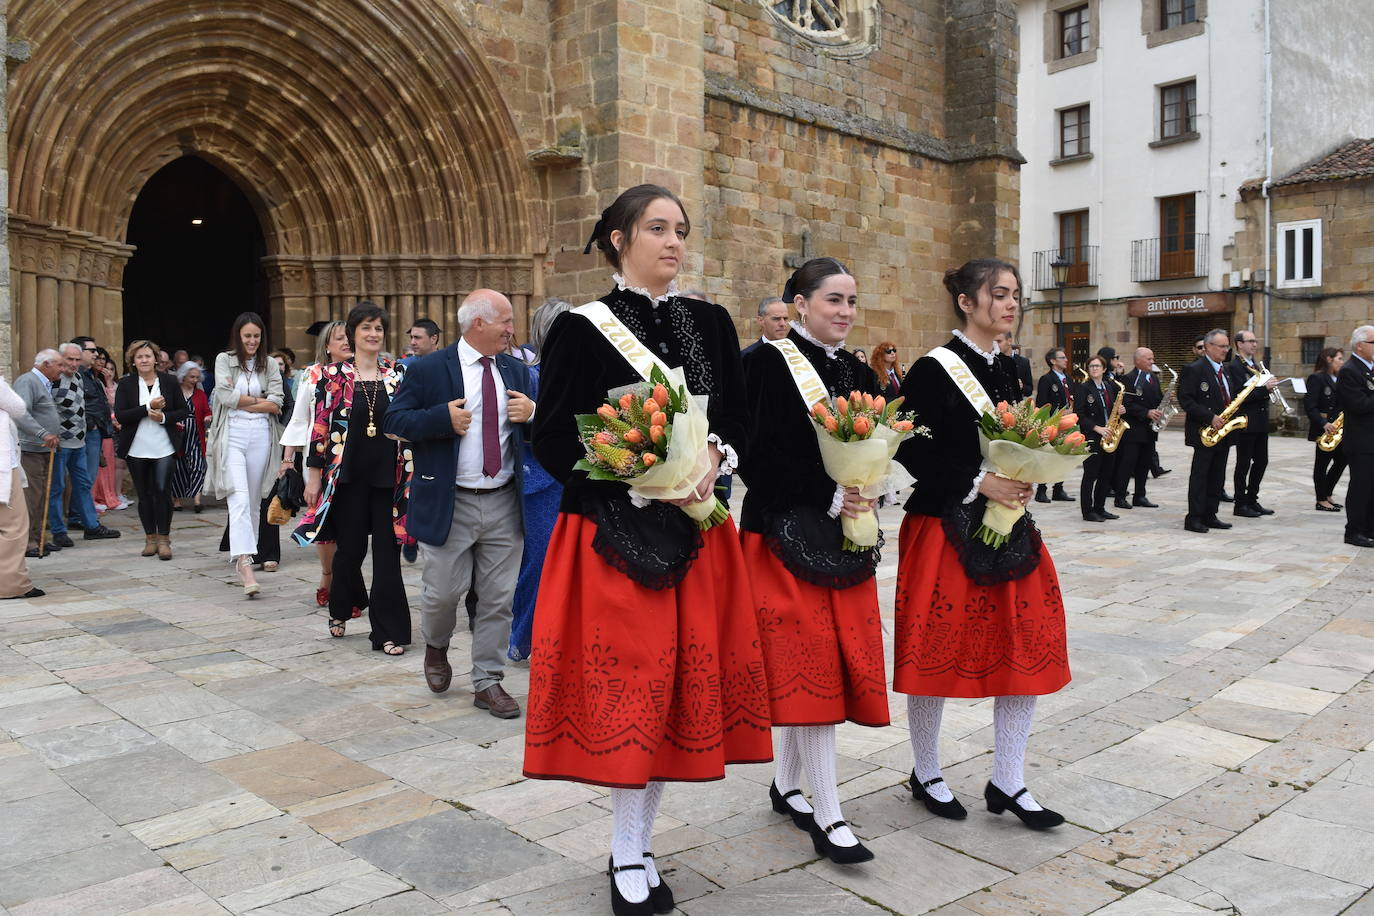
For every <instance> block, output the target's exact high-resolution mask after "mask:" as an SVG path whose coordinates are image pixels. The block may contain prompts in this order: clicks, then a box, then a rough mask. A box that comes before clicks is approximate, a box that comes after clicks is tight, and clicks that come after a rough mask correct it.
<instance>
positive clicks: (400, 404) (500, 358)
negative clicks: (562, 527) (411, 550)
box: [382, 343, 533, 546]
mask: <svg viewBox="0 0 1374 916" xmlns="http://www.w3.org/2000/svg"><path fill="white" fill-rule="evenodd" d="M496 369H497V372H498V373H499V374H500V376H501V379H502V381H503V382H504V384H505V386H506V387H507V388H509V389H511V390H513V391H519V392H520V393H521V394H524V395H526V396H530V395H531V392H532V391H533V388H532V387H531V384H530V368H529V366H526V365H525V364H524V363H522V362H520V360H518V359H515V358H514V357H511V356H507V355H506V354H505V353H498V354H496ZM466 396H467V395H466V394H465V393H464V391H463V368H462V366H460V365H459V364H458V344H457V343H454V344H451V345H450V346H447V347H445V348H444V349H442V350H437V351H435V352H434V353H431V354H429V355H428V356H425V357H422V358H421V359H417V360H415V361H414V362H413V363H411V364H410V365H409V366H408V367H406V375H405V380H404V381H402V382H401V385H400V387H398V388H397V389H396V397H395V398H393V399H392V401H391V404H390V405H388V406H387V409H386V419H385V420H384V421H383V423H382V427H383V430H384V431H385V432H386V433H388V434H389V435H396V436H400V437H401V438H402V439H405V440H407V441H408V442H410V451H411V455H412V456H413V457H414V467H415V471H414V474H413V475H412V477H411V483H410V508H409V513H408V515H407V518H406V529H407V530H408V531H409V532H410V534H411V535H413V536H414V538H415V539H416V540H417V541H420V542H421V543H423V544H433V545H435V546H438V545H440V544H443V543H444V542H445V541H446V540H448V533H449V529H450V527H452V524H453V488H454V482H453V481H454V477H455V476H456V475H457V473H458V450H459V449H460V448H463V447H468V448H481V447H482V443H480V442H477V441H474V442H472V444H471V445H468V443H467V438H468V437H466V436H459V435H456V434H455V433H454V432H453V424H452V423H451V422H449V417H448V402H449V401H452V400H454V399H455V398H461V397H466ZM513 433H514V435H515V436H517V437H518V438H517V440H516V442H515V491H516V493H517V494H519V493H520V492H522V491H523V489H524V476H525V475H524V461H522V460H521V459H522V456H523V452H524V449H525V443H526V441H527V440H528V438H529V424H527V423H518V424H515V426H514V429H513ZM516 504H517V505H519V506H520V509H519V511H520V513H521V517H520V525H521V530H522V531H523V530H524V506H523V504H522V501H521V500H519V499H517V500H516Z"/></svg>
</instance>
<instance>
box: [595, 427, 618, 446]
mask: <svg viewBox="0 0 1374 916" xmlns="http://www.w3.org/2000/svg"><path fill="white" fill-rule="evenodd" d="M593 438H594V439H596V441H597V442H600V443H601V444H602V445H615V435H614V434H612V433H609V432H607V431H606V430H604V429H603V430H602V431H601V432H599V433H597V434H596V435H595V436H594V437H593Z"/></svg>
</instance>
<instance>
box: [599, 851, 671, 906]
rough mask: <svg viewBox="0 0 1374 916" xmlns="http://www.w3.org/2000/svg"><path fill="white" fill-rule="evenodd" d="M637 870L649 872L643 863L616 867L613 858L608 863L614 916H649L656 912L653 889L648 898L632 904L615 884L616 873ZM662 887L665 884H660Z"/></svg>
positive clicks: (607, 869)
mask: <svg viewBox="0 0 1374 916" xmlns="http://www.w3.org/2000/svg"><path fill="white" fill-rule="evenodd" d="M635 869H638V870H639V871H647V869H645V868H644V863H643V862H638V863H636V864H634V865H616V864H615V859H614V858H612V859H610V860H608V861H607V863H606V874H608V875H610V876H611V912H612V913H613V914H614V916H649V914H650V913H653V912H656V911H655V910H654V904H653V899H654V890H653V888H649V896H648V897H645V898H644V899H643V900H640V901H639V902H638V903H631V902H630V901H628V900H626V899H625V895H624V894H622V893H620V888H619V886H617V885H616V883H615V876H616V872H622V871H634V870H635ZM662 886H663V884H662V883H660V884H659V887H662Z"/></svg>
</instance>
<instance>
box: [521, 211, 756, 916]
mask: <svg viewBox="0 0 1374 916" xmlns="http://www.w3.org/2000/svg"><path fill="white" fill-rule="evenodd" d="M690 225H691V224H690V223H689V222H688V220H687V215H686V211H685V210H684V209H683V207H682V204H681V202H680V201H679V200H678V198H677V196H676V195H675V194H673V193H672V192H671V191H669V190H668V189H667V188H663V187H660V186H658V185H638V186H636V187H633V188H630V189H629V190H627V191H625V192H624V193H622V194H621V195H620V196H619V197H618V198H616V200H615V202H614V203H612V204H611V205H610V206H609V207H608V208H606V210H605V211H604V212H602V214H601V217H600V219H598V220H597V223H596V227H595V228H594V229H593V231H592V238H591V241H590V242H589V243H588V246H587V247H588V250H590V248H591V246H592V245H596V246H597V247H598V248H599V249H600V250H601V252H602V254H603V255H604V256H605V257H606V260H607V261H608V262H609V263H610V265H611V266H612V267H613V268H615V270H616V271H617V272H616V274H615V286H614V287H613V288H612V289H611V290H610V291H609V292H608V293H607V294H606V295H605V296H604V297H603V299H602V300H601V303H600V306H601V307H600V308H593V309H591V310H589V311H588V310H582V309H575V310H573V311H571V312H567V313H565V314H563V315H560V316H559V317H558V318H557V319H556V320H555V321H554V324H553V327H552V328H551V329H550V331H549V336H548V340H547V342H546V344H545V351H544V353H543V355H542V357H541V365H542V366H543V371H542V376H541V378H540V386H539V387H540V392H541V393H542V394H543V400H542V402H541V403H540V404H539V409H538V411H537V412H536V413H535V415H534V452H535V457H536V458H538V459H539V463H540V464H542V465H543V466H544V468H545V469H546V470H547V471H548V472H549V473H550V474H552V475H553V476H554V477H556V478H558V479H559V480H560V481H561V482H562V483H563V499H562V504H561V507H560V513H559V517H558V521H557V523H556V524H555V526H554V530H553V535H552V537H551V538H550V540H549V549H548V553H547V555H546V558H545V561H544V571H543V576H542V579H541V582H540V589H539V598H538V601H537V604H536V608H535V614H534V632H533V636H532V645H531V656H530V695H529V722H528V724H527V726H526V729H525V764H524V772H525V775H526V776H528V777H530V778H537V779H566V780H572V781H576V782H587V783H593V784H595V785H602V786H608V787H610V790H611V814H612V821H613V827H612V833H611V858H612V862H611V864H610V866H609V874H610V881H611V899H612V901H613V908H614V911H615V912H616V913H617V914H627V913H629V914H639V913H649V912H656V913H668V912H671V911H672V909H673V897H672V892H671V891H670V890H668V886H667V884H666V883H664V882H663V881H662V879H661V878H660V876H659V874H658V871H657V869H656V868H655V867H654V859H653V856H652V855H651V853H650V849H651V847H650V838H651V836H652V833H653V824H654V816H655V814H656V813H657V811H658V806H659V801H660V800H661V798H662V793H663V785H664V784H665V783H666V782H671V781H682V780H685V781H705V780H712V779H720V778H722V777H723V776H724V775H725V765H726V764H727V763H762V762H764V761H767V760H770V759H772V756H773V749H772V741H771V736H770V722H769V718H768V687H767V680H766V677H765V674H764V665H763V653H762V650H761V648H760V646H759V628H758V620H757V616H756V615H755V613H754V607H753V600H752V598H751V596H750V591H749V576H748V571H747V569H746V568H745V565H744V556H743V554H742V553H741V551H740V541H739V534H738V532H737V531H736V529H735V525H734V523H733V522H732V521H730V520H728V519H727V520H726V521H725V522H723V523H721V524H719V525H716V526H714V527H712V528H711V529H709V530H707V531H705V532H702V531H700V530H699V529H698V527H697V523H696V522H694V521H693V520H692V519H691V518H690V517H689V516H687V515H686V514H685V513H683V512H682V511H680V509H679V507H678V506H677V505H670V504H668V503H665V502H661V501H651V502H649V503H648V504H647V505H646V506H644V507H643V508H636V507H635V506H634V504H633V503H632V502H631V498H630V493H629V491H628V490H627V488H626V487H625V486H624V485H623V484H621V483H618V482H615V481H591V480H588V479H587V476H586V473H585V472H583V471H576V470H574V469H573V465H574V464H575V463H576V462H577V461H578V460H579V459H581V458H582V457H583V455H584V453H585V451H584V447H583V445H582V441H581V439H580V437H579V435H578V428H577V422H576V417H577V415H579V414H592V413H595V412H596V410H597V408H598V407H600V406H601V405H602V404H604V403H605V402H606V396H607V392H608V391H610V390H611V389H614V388H620V387H623V386H626V385H632V384H638V383H641V382H643V381H644V380H645V377H644V375H643V374H642V372H645V373H647V372H648V371H649V370H648V368H647V366H648V365H651V364H652V363H653V360H652V359H650V358H648V355H647V354H646V353H645V350H647V351H648V352H649V353H652V354H653V356H654V357H656V358H657V359H659V360H661V361H662V362H663V363H666V364H667V366H668V367H670V368H676V367H679V366H680V367H682V369H683V371H684V375H685V379H686V383H687V388H688V391H689V392H690V393H691V394H693V395H705V396H707V397H708V398H709V401H708V406H707V408H706V410H707V417H708V419H709V421H710V430H711V439H710V444H709V446H708V447H707V452H708V455H707V458H708V462H709V466H708V468H707V470H706V471H705V472H704V473H703V475H702V478H701V480H700V482H699V483H698V484H697V486H696V489H695V491H694V492H693V493H692V494H691V495H689V496H688V497H685V498H684V499H683V500H680V501H678V502H679V504H684V503H688V502H698V501H701V500H705V499H707V498H710V497H711V496H712V495H713V487H714V485H715V480H716V476H717V474H718V473H733V471H734V469H735V463H736V462H737V461H738V458H739V456H740V454H742V453H743V452H744V445H745V439H746V424H747V422H748V408H747V404H746V400H745V398H746V395H745V388H744V371H743V367H742V365H741V363H740V355H739V352H740V347H739V337H738V335H737V334H736V332H735V326H734V324H733V322H732V321H731V320H730V316H729V314H727V313H726V311H725V309H723V308H721V307H720V306H717V305H711V304H708V303H705V302H698V301H695V300H692V299H687V298H685V297H682V296H679V295H678V294H677V285H676V277H677V273H678V268H679V266H680V265H681V264H682V261H683V258H685V257H686V254H687V251H686V249H687V233H688V231H689V229H690ZM594 305H595V304H594ZM593 313H598V314H599V317H597V319H596V323H595V324H594V323H593V321H592V318H591V317H590V315H591V314H593ZM608 334H609V335H614V336H615V337H616V338H617V340H618V341H619V343H618V344H612V342H611V339H610V337H608V336H607V335H608ZM621 347H624V348H627V349H628V352H630V353H631V355H633V356H634V358H635V359H636V362H635V364H631V362H630V361H629V358H627V356H626V355H622V353H623V352H625V351H622V349H620V348H621ZM637 367H639V368H637ZM641 370H642V372H641Z"/></svg>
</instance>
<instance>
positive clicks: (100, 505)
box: [95, 503, 107, 512]
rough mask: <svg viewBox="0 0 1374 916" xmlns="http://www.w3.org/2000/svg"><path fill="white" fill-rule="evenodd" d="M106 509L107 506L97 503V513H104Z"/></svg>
mask: <svg viewBox="0 0 1374 916" xmlns="http://www.w3.org/2000/svg"><path fill="white" fill-rule="evenodd" d="M106 508H107V507H106V505H105V504H104V503H96V504H95V511H97V512H104V511H105V509H106Z"/></svg>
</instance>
